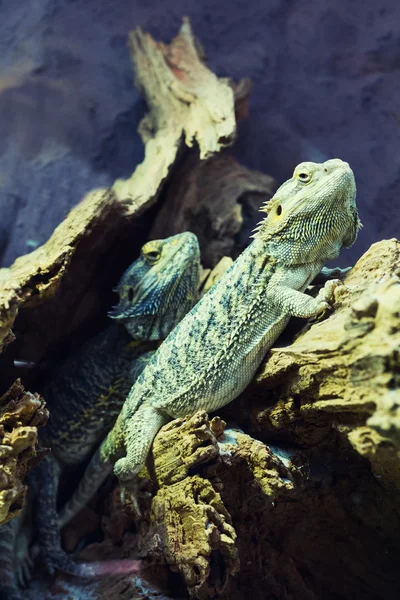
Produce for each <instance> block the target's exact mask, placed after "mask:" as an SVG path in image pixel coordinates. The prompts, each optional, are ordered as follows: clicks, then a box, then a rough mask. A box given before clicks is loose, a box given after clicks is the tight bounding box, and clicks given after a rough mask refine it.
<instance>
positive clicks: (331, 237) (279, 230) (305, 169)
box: [254, 158, 361, 265]
mask: <svg viewBox="0 0 400 600" xmlns="http://www.w3.org/2000/svg"><path fill="white" fill-rule="evenodd" d="M261 210H263V211H264V212H266V213H267V215H268V216H267V218H266V219H264V220H263V221H262V222H261V223H260V224H259V226H258V228H257V233H256V234H255V236H254V237H255V238H261V239H262V240H263V241H264V242H266V243H267V247H268V250H269V252H270V253H271V254H272V255H273V256H275V257H276V258H278V260H280V261H281V262H283V263H285V264H287V265H295V264H304V263H310V262H321V263H323V262H325V261H326V260H330V259H332V258H336V257H337V256H338V254H339V251H340V249H341V247H342V246H345V247H350V246H351V245H352V244H353V243H354V242H355V240H356V237H357V233H358V230H359V229H360V227H361V223H360V220H359V218H358V212H357V207H356V182H355V179H354V173H353V171H352V170H351V168H350V166H349V164H348V163H347V162H344V161H342V160H340V159H339V158H334V159H332V160H327V161H326V162H324V163H313V162H303V163H301V164H299V165H298V166H297V167H296V168H295V170H294V173H293V177H292V178H291V179H289V180H288V181H286V182H285V183H284V184H283V185H281V186H280V188H279V189H278V190H277V192H276V194H275V196H274V197H273V198H272V199H271V200H270V201H269V202H268V203H267V204H266V205H265V207H263V208H262V209H261Z"/></svg>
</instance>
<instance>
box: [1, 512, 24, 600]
mask: <svg viewBox="0 0 400 600" xmlns="http://www.w3.org/2000/svg"><path fill="white" fill-rule="evenodd" d="M22 519H23V515H22V514H20V515H18V516H17V517H15V518H14V519H12V520H11V521H8V523H5V524H4V525H2V526H1V527H0V598H4V600H22V598H23V593H22V591H21V589H20V587H19V581H18V577H17V575H16V572H15V564H14V563H15V547H16V543H17V538H18V535H19V531H20V528H21V522H22Z"/></svg>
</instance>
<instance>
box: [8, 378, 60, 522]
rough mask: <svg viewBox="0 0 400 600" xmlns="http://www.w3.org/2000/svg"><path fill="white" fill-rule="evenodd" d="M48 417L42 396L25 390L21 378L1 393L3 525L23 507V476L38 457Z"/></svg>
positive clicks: (24, 489) (24, 488)
mask: <svg viewBox="0 0 400 600" xmlns="http://www.w3.org/2000/svg"><path fill="white" fill-rule="evenodd" d="M47 418H48V411H47V409H46V408H45V403H44V401H43V399H42V398H41V397H40V396H39V395H38V394H31V393H30V392H26V391H25V390H24V388H23V386H22V385H21V382H20V381H16V382H15V383H14V384H13V385H12V386H11V388H10V389H9V390H8V392H7V393H6V394H4V395H3V396H2V397H0V525H2V524H3V523H6V522H7V521H8V520H9V519H11V518H13V517H15V516H16V515H17V514H18V513H19V511H20V510H21V508H22V505H23V501H24V497H25V492H26V486H25V485H24V483H23V480H24V477H25V475H26V473H27V472H28V471H29V470H30V468H31V467H32V466H33V464H34V460H35V457H36V442H37V433H38V431H37V430H38V427H42V426H43V425H45V424H46V422H47Z"/></svg>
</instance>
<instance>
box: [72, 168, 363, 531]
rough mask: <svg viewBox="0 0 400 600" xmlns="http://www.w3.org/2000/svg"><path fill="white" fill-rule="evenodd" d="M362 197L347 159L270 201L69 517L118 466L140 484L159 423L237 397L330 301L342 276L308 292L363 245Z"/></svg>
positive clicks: (134, 394) (166, 351)
mask: <svg viewBox="0 0 400 600" xmlns="http://www.w3.org/2000/svg"><path fill="white" fill-rule="evenodd" d="M355 199H356V184H355V179H354V174H353V171H352V170H351V168H350V166H349V165H348V164H347V163H346V162H343V161H342V160H340V159H332V160H328V161H326V162H324V163H322V164H318V163H313V162H305V163H301V164H300V165H298V166H297V167H296V169H295V170H294V173H293V177H292V178H291V179H289V180H288V181H286V182H285V183H284V184H283V185H281V187H280V188H279V189H278V190H277V192H276V194H275V196H274V198H272V199H271V200H270V201H269V202H268V203H267V205H266V206H265V208H264V211H265V212H266V213H267V218H266V219H264V220H263V221H262V222H261V223H260V225H259V227H258V229H257V232H256V234H255V236H254V238H255V239H254V241H253V242H252V243H251V244H250V246H249V247H248V248H247V249H246V250H245V251H244V252H243V253H242V254H241V255H240V256H239V258H238V259H237V260H236V261H235V262H234V263H233V264H232V266H231V267H230V268H229V269H228V270H227V271H226V273H225V274H224V275H223V276H222V277H221V279H219V281H218V282H217V283H216V284H215V285H214V286H213V287H212V288H211V289H210V290H209V291H208V292H207V293H206V294H205V295H204V296H203V298H202V299H201V300H200V301H199V302H198V303H197V304H196V306H195V307H194V308H193V309H192V310H191V311H190V313H188V314H187V315H186V317H185V318H184V319H183V320H182V321H181V322H180V323H179V325H177V327H176V328H175V329H174V330H173V331H172V333H171V334H170V335H169V336H168V337H167V339H166V340H165V341H164V343H163V344H162V345H161V346H160V348H159V349H158V350H157V352H156V353H155V354H154V355H153V357H152V358H151V360H150V362H149V364H148V365H147V367H146V369H144V371H143V372H142V374H141V375H140V377H139V378H138V379H137V381H136V382H135V384H134V385H133V387H132V389H131V391H130V392H129V395H128V397H127V400H126V402H125V404H124V406H123V409H122V411H121V413H120V415H119V417H118V419H117V422H116V424H115V426H114V427H113V429H112V430H111V431H110V433H109V434H108V436H107V438H106V439H105V441H104V442H103V443H102V444H101V446H100V447H99V449H98V451H97V452H96V453H95V454H94V456H93V458H92V460H91V463H90V464H89V466H88V468H87V470H86V473H85V475H84V477H83V479H82V481H81V483H80V484H79V487H78V495H77V498H79V500H80V502H74V500H73V499H72V501H70V502H69V503H67V504H66V506H65V507H63V509H62V511H61V514H60V521H61V522H62V523H66V522H67V521H68V520H69V518H70V517H71V516H72V515H73V514H75V513H76V511H77V509H78V508H80V507H81V506H82V504H84V501H85V500H88V499H89V498H90V497H91V495H92V494H93V493H94V491H95V489H97V487H98V486H99V484H100V483H101V482H102V480H103V479H104V478H105V476H106V475H107V474H108V472H109V471H110V469H111V468H112V465H115V466H114V472H115V474H116V475H117V477H118V478H119V480H120V483H121V485H122V486H125V487H127V486H129V487H131V489H134V482H135V478H136V476H137V474H138V472H139V470H140V469H141V468H142V466H143V464H144V462H145V460H146V457H147V454H148V452H149V450H150V447H151V444H152V442H153V439H154V436H155V435H156V433H157V431H158V430H159V429H160V427H162V426H163V425H164V424H165V423H167V422H168V420H169V419H171V418H177V417H185V416H186V415H191V414H193V413H194V412H196V411H197V410H206V411H208V412H212V411H215V410H217V409H218V408H221V407H222V406H224V405H225V404H227V403H228V402H230V401H231V400H233V399H234V398H236V397H237V396H238V395H239V394H240V392H241V391H243V390H244V388H245V387H246V386H247V384H248V383H249V382H250V381H251V379H252V377H253V376H254V374H255V372H256V370H257V369H258V367H259V365H260V363H261V361H262V359H263V358H264V356H265V354H266V352H267V350H268V349H269V348H270V347H271V345H272V344H273V343H274V341H275V340H276V339H277V337H278V336H279V335H280V333H281V332H282V331H283V330H284V328H285V327H286V324H287V323H288V321H289V319H290V317H291V316H297V317H301V318H311V317H317V316H320V315H322V314H323V313H324V312H325V311H326V310H327V309H329V308H330V304H329V301H331V300H332V297H333V291H334V288H335V287H336V286H337V285H338V284H339V283H340V282H335V281H332V280H331V281H327V283H326V284H325V287H324V288H322V289H321V290H320V292H319V293H318V295H317V297H316V298H313V297H311V296H309V295H307V294H305V293H304V291H305V289H306V288H307V286H308V285H309V284H310V283H312V282H313V280H314V279H315V278H316V277H317V276H318V274H319V273H320V272H321V269H322V271H323V275H324V276H328V277H329V275H330V274H332V271H330V270H329V269H328V270H327V269H323V264H324V263H325V261H327V260H330V259H334V258H336V257H337V256H338V254H339V252H340V249H341V248H342V246H345V247H349V246H351V245H352V244H353V243H354V241H355V239H356V237H357V232H358V230H359V227H360V221H359V218H358V212H357V207H356V200H355ZM333 272H334V273H335V271H333ZM336 272H337V270H336ZM124 455H125V456H124ZM85 494H86V497H85Z"/></svg>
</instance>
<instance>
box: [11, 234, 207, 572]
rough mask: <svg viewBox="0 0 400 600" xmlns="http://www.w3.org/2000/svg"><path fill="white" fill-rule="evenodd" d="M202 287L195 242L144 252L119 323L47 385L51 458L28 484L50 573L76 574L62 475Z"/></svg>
mask: <svg viewBox="0 0 400 600" xmlns="http://www.w3.org/2000/svg"><path fill="white" fill-rule="evenodd" d="M199 280H200V249H199V245H198V241H197V237H196V236H195V235H194V234H192V233H190V232H186V233H182V234H178V235H176V236H173V237H170V238H167V239H165V240H156V241H150V242H148V243H147V244H145V245H144V246H143V248H142V251H141V256H140V257H139V258H138V259H137V260H136V261H135V262H134V263H133V264H132V265H131V266H130V267H129V268H128V270H127V271H126V272H125V274H124V275H123V276H122V278H121V280H120V282H119V284H118V285H117V287H116V290H115V291H116V292H117V293H118V295H119V304H118V305H117V306H116V307H115V308H114V309H113V310H112V311H111V312H110V313H109V316H110V317H111V318H112V319H113V320H114V321H117V323H116V324H113V325H111V326H109V327H108V328H107V329H106V330H105V331H103V332H101V333H99V334H98V335H97V336H95V337H94V338H93V339H91V340H89V341H88V342H87V343H86V344H84V345H83V347H82V348H81V349H80V350H79V351H78V352H77V353H76V354H74V355H73V356H72V357H70V358H68V359H67V360H65V361H64V363H62V364H61V365H58V366H57V369H56V371H55V375H54V376H53V377H51V378H50V380H49V383H48V384H47V385H45V387H44V389H43V391H42V395H43V397H44V398H45V399H46V402H47V406H48V407H49V409H50V419H49V422H48V424H47V426H46V428H45V430H44V432H43V434H42V435H41V444H42V446H47V447H50V448H51V450H52V454H51V455H48V456H47V457H45V458H44V459H43V460H42V462H41V463H40V465H39V466H38V468H36V469H35V470H34V471H33V473H32V476H31V477H30V481H29V483H30V484H31V487H32V488H33V489H34V490H35V492H36V496H37V507H36V510H35V515H36V521H37V523H36V524H37V526H38V529H39V546H40V548H41V554H42V558H43V559H44V561H45V563H46V566H47V568H48V570H49V571H50V572H52V571H54V569H56V568H59V569H62V570H64V571H72V572H76V569H75V564H74V563H73V562H72V561H71V559H70V558H69V557H68V556H67V555H66V554H65V553H64V551H63V550H62V549H61V546H60V538H59V526H58V518H57V512H56V496H57V488H58V481H59V477H60V472H61V467H63V466H65V465H68V466H69V465H71V466H75V465H78V464H80V463H81V462H83V461H84V460H85V459H86V458H87V457H88V456H90V453H91V452H92V451H93V450H94V449H95V448H96V446H97V445H98V444H99V443H100V442H101V441H102V440H103V439H104V437H105V434H106V433H107V432H108V431H109V430H110V428H111V427H112V425H113V424H114V422H115V419H116V418H117V416H118V414H119V411H120V410H121V407H122V405H123V403H124V401H125V398H126V396H127V394H128V392H129V390H130V388H131V385H132V383H133V382H134V381H135V379H136V378H137V376H138V375H139V373H140V371H141V370H143V368H144V366H145V364H146V362H147V361H148V360H149V356H151V355H152V352H151V351H150V350H151V349H153V351H154V349H155V348H156V347H157V345H158V344H159V342H158V340H160V339H162V338H164V337H166V336H167V334H168V333H169V332H170V331H171V330H172V329H173V328H174V326H175V325H176V324H177V323H178V322H179V321H180V320H181V319H182V317H183V316H184V315H185V314H186V313H187V312H188V311H189V310H190V309H191V308H192V306H193V305H194V304H195V302H196V301H197V299H198V293H199V292H198V288H199ZM120 324H123V325H124V326H125V327H121V325H120ZM133 340H134V341H133ZM144 352H145V354H144ZM13 530H14V532H15V534H16V533H17V531H18V525H17V523H13V522H10V524H7V525H6V526H4V528H2V529H1V530H0V545H3V546H4V547H8V546H10V544H11V542H10V541H9V540H10V539H12V534H13ZM7 532H8V533H7ZM10 566H11V565H10ZM3 576H5V573H4V567H3ZM8 579H10V577H8ZM11 579H12V577H11Z"/></svg>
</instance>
